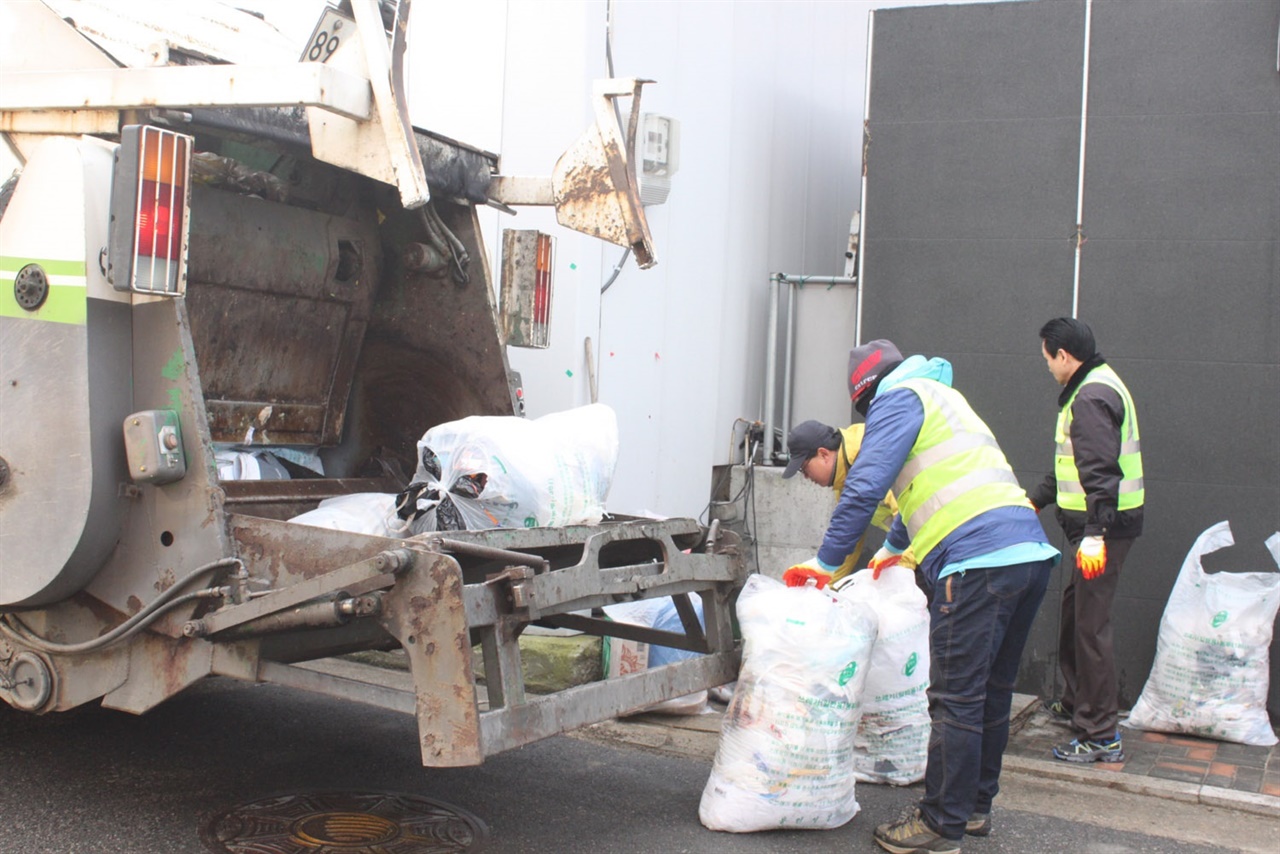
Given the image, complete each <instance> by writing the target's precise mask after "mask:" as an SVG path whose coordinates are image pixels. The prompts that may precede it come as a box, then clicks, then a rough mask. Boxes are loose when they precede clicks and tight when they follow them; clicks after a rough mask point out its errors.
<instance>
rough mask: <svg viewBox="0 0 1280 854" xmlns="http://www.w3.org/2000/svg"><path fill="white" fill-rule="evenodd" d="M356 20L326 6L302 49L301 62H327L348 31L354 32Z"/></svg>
mask: <svg viewBox="0 0 1280 854" xmlns="http://www.w3.org/2000/svg"><path fill="white" fill-rule="evenodd" d="M355 27H356V22H355V21H354V20H352V19H351V18H348V17H347V16H346V15H344V14H342V13H341V12H339V11H338V10H337V9H334V8H332V7H326V8H325V10H324V13H323V14H322V15H321V16H320V21H319V23H317V24H316V28H315V31H314V32H312V33H311V38H310V40H309V41H308V42H307V46H306V47H305V48H303V50H302V57H301V61H302V62H328V61H329V57H331V56H333V54H334V53H335V52H336V51H337V50H338V46H339V45H340V44H342V40H343V39H344V38H345V37H346V36H347V34H348V33H354V32H355Z"/></svg>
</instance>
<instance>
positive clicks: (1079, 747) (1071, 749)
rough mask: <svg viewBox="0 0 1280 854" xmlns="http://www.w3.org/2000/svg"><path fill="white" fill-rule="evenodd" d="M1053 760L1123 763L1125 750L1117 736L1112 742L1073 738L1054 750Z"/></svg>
mask: <svg viewBox="0 0 1280 854" xmlns="http://www.w3.org/2000/svg"><path fill="white" fill-rule="evenodd" d="M1053 758H1054V759H1061V760H1062V761H1064V762H1123V761H1124V750H1123V749H1121V746H1120V737H1119V736H1118V735H1117V736H1116V738H1115V739H1113V740H1111V741H1091V740H1090V739H1087V738H1073V739H1072V740H1071V741H1068V742H1067V743H1066V744H1059V745H1058V746H1057V747H1055V748H1054V749H1053Z"/></svg>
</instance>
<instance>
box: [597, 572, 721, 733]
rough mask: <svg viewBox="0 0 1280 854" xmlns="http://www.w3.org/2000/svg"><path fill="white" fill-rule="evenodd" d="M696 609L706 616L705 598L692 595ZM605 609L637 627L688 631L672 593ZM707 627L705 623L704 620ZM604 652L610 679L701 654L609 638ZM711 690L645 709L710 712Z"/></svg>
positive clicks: (610, 615) (699, 619)
mask: <svg viewBox="0 0 1280 854" xmlns="http://www.w3.org/2000/svg"><path fill="white" fill-rule="evenodd" d="M689 598H690V599H691V600H692V602H691V604H692V605H693V612H694V613H695V614H697V616H698V622H699V623H704V621H703V618H702V597H700V596H690V597H689ZM604 612H605V614H606V615H607V616H608V617H609V619H611V620H614V621H616V622H619V623H630V624H631V625H633V626H648V627H650V628H654V629H660V630H662V631H666V632H679V633H682V634H683V633H684V624H683V623H682V622H681V621H680V613H679V612H678V611H677V610H676V604H675V602H674V601H672V599H671V597H670V596H658V597H656V598H653V599H641V600H638V601H636V602H618V603H616V604H614V605H605V606H604ZM704 628H705V623H704ZM601 652H602V653H603V655H604V658H605V662H604V672H605V676H606V677H607V678H615V677H618V676H625V675H627V674H628V673H636V672H638V671H641V670H646V669H648V668H651V667H662V666H663V665H664V664H673V663H675V662H677V661H684V660H685V659H688V658H694V657H696V656H699V655H701V654H702V653H698V652H689V651H688V650H683V649H674V648H672V647H666V646H653V645H650V644H647V643H641V642H638V641H629V640H622V639H621V638H611V637H605V638H603V639H602V643H601ZM707 710H708V709H707V692H706V691H695V692H693V693H692V694H685V695H684V696H681V697H673V698H671V699H670V700H663V701H662V702H661V703H655V704H654V705H652V706H648V707H646V708H645V709H643V711H646V712H657V713H660V714H666V715H700V714H702V713H703V712H705V711H707Z"/></svg>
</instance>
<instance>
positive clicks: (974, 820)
mask: <svg viewBox="0 0 1280 854" xmlns="http://www.w3.org/2000/svg"><path fill="white" fill-rule="evenodd" d="M964 832H965V833H967V834H969V835H970V836H988V835H990V834H991V813H989V812H976V813H974V814H973V815H971V816H969V820H968V821H966V822H965V823H964Z"/></svg>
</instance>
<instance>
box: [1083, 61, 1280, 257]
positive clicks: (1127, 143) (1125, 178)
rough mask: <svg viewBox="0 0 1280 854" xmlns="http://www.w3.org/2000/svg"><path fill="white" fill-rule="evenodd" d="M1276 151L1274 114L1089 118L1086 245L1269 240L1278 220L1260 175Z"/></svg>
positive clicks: (1099, 72) (1097, 71)
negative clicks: (1090, 242)
mask: <svg viewBox="0 0 1280 854" xmlns="http://www.w3.org/2000/svg"><path fill="white" fill-rule="evenodd" d="M1092 73H1093V74H1094V75H1095V76H1096V75H1102V74H1105V73H1106V72H1105V71H1103V70H1101V69H1098V68H1097V66H1096V64H1095V66H1094V71H1093V72H1092ZM1278 148H1280V137H1277V136H1276V121H1275V114H1274V113H1271V114H1268V113H1230V114H1228V113H1213V114H1202V115H1182V116H1147V115H1138V116H1108V117H1102V118H1099V117H1090V119H1089V135H1088V143H1087V154H1086V158H1085V197H1084V215H1085V219H1084V227H1085V236H1086V237H1087V238H1088V239H1089V240H1090V241H1096V240H1101V239H1109V240H1110V239H1115V240H1140V239H1153V240H1168V241H1201V240H1231V241H1239V240H1274V239H1275V236H1276V231H1277V216H1280V214H1277V212H1276V211H1275V210H1274V209H1273V208H1272V198H1273V192H1272V190H1273V186H1274V185H1273V184H1270V183H1267V182H1266V181H1264V180H1260V179H1261V178H1262V177H1263V175H1262V173H1260V171H1259V167H1260V166H1262V165H1263V164H1266V163H1268V162H1271V163H1274V162H1275V155H1276V151H1277V149H1278Z"/></svg>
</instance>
